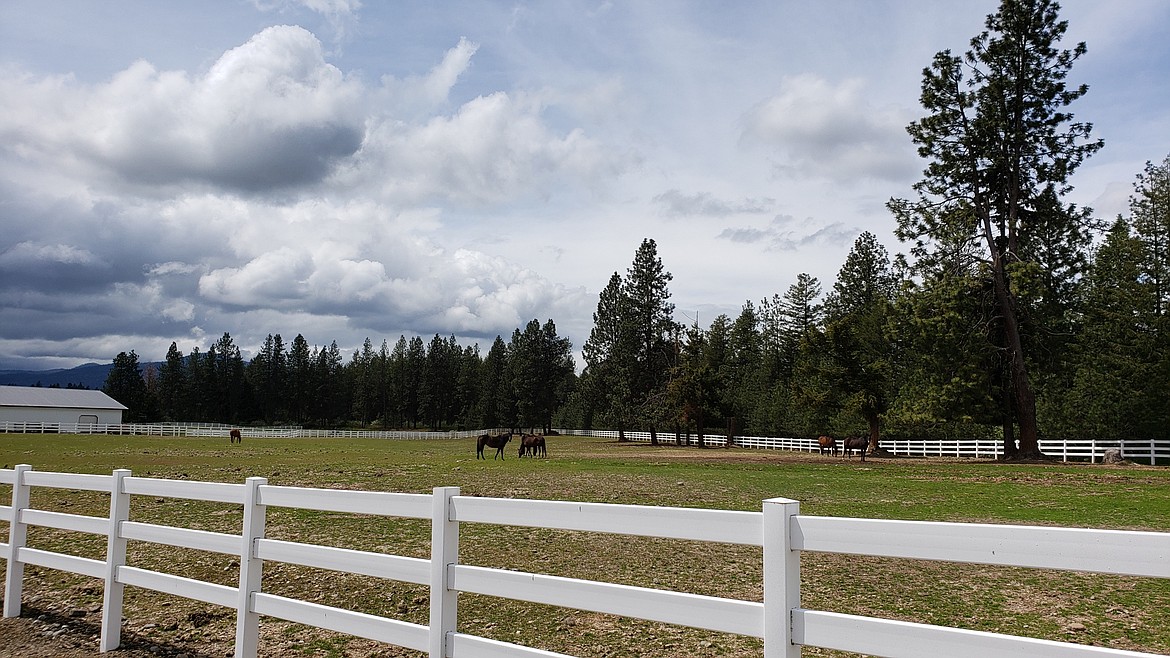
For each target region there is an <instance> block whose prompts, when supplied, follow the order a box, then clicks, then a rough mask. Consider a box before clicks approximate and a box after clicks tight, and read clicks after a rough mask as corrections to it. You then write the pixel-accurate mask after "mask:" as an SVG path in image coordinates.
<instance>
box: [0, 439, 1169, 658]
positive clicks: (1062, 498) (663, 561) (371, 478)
mask: <svg viewBox="0 0 1170 658" xmlns="http://www.w3.org/2000/svg"><path fill="white" fill-rule="evenodd" d="M19 463H28V464H31V465H32V466H33V468H34V469H36V470H41V471H65V472H79V473H98V474H106V473H109V472H111V471H112V470H114V469H115V468H129V469H131V470H132V471H133V474H134V475H136V476H146V477H163V478H188V479H192V480H205V481H215V482H243V481H244V479H245V478H246V477H249V476H264V477H267V478H268V481H269V483H270V484H280V485H294V486H310V487H326V488H347V489H364V490H381V491H399V492H412V493H429V492H430V490H431V489H432V488H433V487H435V486H446V485H454V486H459V487H460V488H461V492H462V493H463V494H466V495H484V496H501V497H515V498H544V499H561V500H579V501H592V502H612V503H630V504H643V505H672V506H683V507H706V508H718V509H736V510H751V511H758V510H759V509H760V508H761V501H763V500H764V499H766V498H771V497H776V496H784V497H788V498H794V499H796V500H799V501H801V511H802V513H804V514H814V515H827V516H856V517H867V518H899V519H915V520H931V521H964V522H985V523H1013V524H1015V523H1019V524H1040V525H1062V526H1073V527H1097V528H1114V529H1140V530H1155V531H1163V532H1166V531H1170V469H1165V468H1154V467H1148V466H1133V465H1126V466H1117V467H1114V466H1103V465H1099V464H1098V465H1088V464H1077V465H1063V464H1030V465H1029V464H1010V465H1009V464H996V463H989V462H976V461H958V460H935V459H871V460H870V461H867V462H866V463H864V464H862V463H860V462H859V461H858V460H857V459H856V458H854V459H852V460H848V459H844V458H841V457H836V458H834V457H827V456H820V455H810V454H797V453H782V452H766V451H757V450H741V449H733V450H724V449H709V450H699V449H697V448H677V447H673V446H663V447H657V448H655V447H651V446H648V445H645V444H618V443H614V442H612V441H609V440H602V439H590V438H579V437H550V438H549V458H548V459H528V458H525V459H517V458H516V446H515V443H510V444H509V445H508V449H507V459H506V460H505V461H503V462H501V461H496V460H492V459H490V453H489V459H488V460H487V461H486V462H485V461H477V460H476V459H475V445H474V440H472V439H466V440H436V441H394V440H354V439H291V440H282V439H250V440H249V439H246V440H245V443H244V444H242V445H229V444H228V443H227V440H226V439H196V438H170V437H136V436H67V435H0V466H3V467H8V468H11V467H12V466H14V465H15V464H19ZM9 489H10V488H9V487H7V486H0V500H3V501H4V502H5V503H7V502H8V500H9V497H10V495H11V494H10V491H9ZM33 505H34V507H37V508H39V509H46V510H52V511H61V512H70V513H76V514H88V515H93V516H105V515H106V514H107V513H108V496H104V495H101V494H89V493H86V492H71V491H63V490H46V489H39V488H37V489H34V490H33ZM241 517H242V514H241V510H240V508H239V507H238V506H231V505H220V504H214V503H198V502H195V501H183V500H170V499H146V500H144V499H143V497H135V498H134V501H133V503H132V506H131V519H132V520H135V521H144V522H154V523H164V524H167V525H177V526H182V527H189V528H196V529H200V530H211V531H217V532H228V533H238V532H239V530H240V523H241ZM0 531H3V532H4V534H5V536H6V534H7V528H6V527H4V524H0ZM429 532H430V529H429V524H428V523H427V522H424V521H414V520H398V519H387V518H376V517H365V516H354V515H342V514H332V513H324V512H311V511H304V510H284V509H275V508H274V509H269V510H268V524H267V536H269V537H271V538H276V539H288V540H293V541H301V542H311V543H319V544H324V545H331V546H342V547H346V548H358V549H364V550H377V551H384V552H388V553H395V554H399V555H408V556H414V557H428V555H429V545H430V534H429ZM460 534H461V538H460V544H461V548H460V560H461V562H464V563H468V564H476V565H481V566H491V567H501V568H510V569H520V570H525V571H534V572H538V573H548V574H554V575H560V576H569V577H578V578H588V579H593V580H606V581H609V582H616V583H623V584H630V585H641V586H649V587H658V588H663V589H673V590H679V591H689V592H694V593H698V594H707V595H712V596H725V597H732V598H740V599H747V600H757V601H758V600H760V597H761V588H762V585H761V568H760V559H761V556H760V550H759V549H758V548H752V547H741V546H733V545H723V544H699V543H693V542H680V541H669V540H656V539H641V538H633V537H619V536H608V535H598V534H592V533H574V532H563V531H554V530H542V529H530V528H510V527H490V526H488V527H485V526H479V525H477V524H465V525H463V526H462V528H461V531H460ZM29 545H30V546H34V547H37V548H46V549H50V550H56V551H61V552H68V553H72V554H75V555H82V556H85V557H93V558H98V559H100V558H102V557H103V555H104V551H105V539H104V538H103V537H92V536H86V535H78V534H76V533H68V534H66V533H61V532H57V531H52V530H49V529H44V528H31V529H30V532H29ZM802 560H803V582H802V598H803V603H804V605H805V607H808V608H816V609H822V610H831V611H837V612H849V613H857V614H867V615H872V616H879V617H886V618H891V619H904V620H908V621H917V622H923V623H930V624H940V625H947V626H958V627H962V628H970V629H975V630H987V631H994V632H1001V633H1009V634H1016V635H1025V636H1031V637H1041V638H1048V639H1054V640H1061V641H1069V642H1081V643H1088V644H1095V645H1099V646H1108V647H1114V648H1121V649H1132V650H1139V651H1147V652H1152V653H1162V654H1170V625H1167V624H1166V623H1165V620H1166V619H1167V618H1170V580H1154V579H1141V578H1124V577H1116V576H1102V575H1097V574H1073V573H1062V572H1050V571H1037V570H1028V569H1013V568H991V567H983V566H977V565H961V564H949V563H927V562H915V561H906V560H890V559H879V558H872V557H866V556H856V557H850V556H833V555H816V554H806V555H805V556H803V558H802ZM128 563H129V564H130V565H132V566H139V567H144V568H151V569H156V570H161V571H166V572H168V573H174V574H177V575H182V576H187V577H190V578H197V579H200V580H206V581H210V582H217V583H222V584H225V585H231V586H235V585H236V579H237V578H238V573H239V572H238V566H239V565H238V564H237V563H236V561H235V560H233V559H232V558H230V557H225V556H221V555H216V554H209V553H202V552H198V551H184V550H180V549H173V548H169V547H162V546H154V545H150V544H143V543H139V542H134V543H131V545H130V553H129V557H128ZM264 582H265V586H264V589H265V591H270V592H273V593H276V594H283V595H289V596H296V597H297V598H301V599H304V600H309V601H314V602H318V603H322V604H326V605H335V606H340V607H345V608H349V609H354V610H359V611H362V612H368V613H372V614H377V615H382V616H388V617H394V618H398V619H404V620H407V621H412V622H416V623H426V617H427V611H428V599H427V595H428V593H427V591H426V590H425V588H421V587H418V586H414V585H409V584H404V583H395V582H388V581H379V580H374V579H370V578H366V577H361V576H352V575H344V574H337V573H333V572H325V571H319V570H314V569H308V568H302V567H298V566H295V565H283V564H274V563H269V564H266V565H265V577H264ZM101 596H102V593H101V583H100V582H98V581H94V580H92V579H88V578H84V577H81V576H73V575H71V574H65V573H61V572H55V571H51V570H46V569H40V568H36V567H28V568H26V580H25V597H24V600H25V602H26V605H27V606H28V607H29V608H30V609H35V610H40V611H46V612H50V613H54V614H59V615H61V616H63V617H70V616H72V617H74V618H76V619H77V620H78V623H84V622H86V621H87V620H88V621H92V620H94V619H95V618H96V616H97V613H96V612H95V611H96V609H97V606H100V603H101ZM124 614H125V616H126V618H127V621H126V626H125V628H126V630H125V632H124V635H123V637H124V639H125V640H127V642H128V643H131V644H132V643H134V642H150V643H154V644H156V645H158V646H162V647H164V649H166V650H167V651H170V652H172V653H179V652H183V653H187V654H188V655H189V656H223V655H225V654H226V655H230V650H231V646H232V641H233V638H234V613H233V612H232V611H230V610H227V609H217V608H214V607H213V606H209V605H205V604H201V603H196V602H192V601H187V600H185V599H180V598H174V597H169V596H167V595H163V594H158V593H154V592H150V591H146V590H140V589H137V588H127V590H126V605H125V612H124ZM459 621H460V630H463V631H466V632H473V633H475V634H477V635H483V636H486V637H492V638H495V639H500V640H508V641H515V642H520V643H523V644H526V645H529V646H534V647H539V648H542V649H547V650H551V651H559V652H563V653H568V654H573V655H578V656H587V657H594V656H597V657H600V656H610V657H617V656H643V655H654V656H758V655H760V654H761V645H760V643H759V642H758V641H756V640H754V639H750V638H744V637H739V636H731V635H722V634H718V633H711V632H707V631H700V630H695V629H689V628H681V627H673V626H665V625H661V624H655V623H650V622H641V621H636V620H631V619H627V618H621V617H611V616H607V615H600V614H593V613H585V612H577V611H574V610H568V609H562V608H553V607H548V606H538V605H532V604H526V603H521V602H512V601H507V600H503V599H495V598H490V597H480V596H474V595H463V596H461V597H460V613H459ZM261 629H262V630H261V654H262V655H266V656H274V655H275V656H415V655H418V654H416V653H414V652H411V651H407V650H401V649H397V648H394V647H389V646H385V645H377V644H374V643H371V642H367V641H365V640H361V639H357V638H351V637H347V636H339V635H335V634H332V633H328V632H324V631H319V630H316V629H310V628H307V627H304V626H300V625H297V624H290V623H285V622H282V621H279V620H272V619H266V620H264V621H263V622H262V626H261ZM0 630H2V627H0ZM0 634H2V633H0ZM93 647H94V653H95V655H96V647H97V643H96V640H95V641H94V643H93ZM805 655H808V656H830V655H840V654H837V653H834V652H828V651H820V650H816V649H807V650H806V651H805Z"/></svg>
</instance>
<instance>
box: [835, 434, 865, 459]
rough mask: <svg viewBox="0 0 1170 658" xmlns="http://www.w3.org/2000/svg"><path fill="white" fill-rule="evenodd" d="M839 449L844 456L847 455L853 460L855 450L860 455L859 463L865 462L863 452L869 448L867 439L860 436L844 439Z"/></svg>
mask: <svg viewBox="0 0 1170 658" xmlns="http://www.w3.org/2000/svg"><path fill="white" fill-rule="evenodd" d="M841 447H842V449H843V450H844V451H845V454H846V455H849V458H850V459H852V458H853V451H854V450H856V451H857V452H859V453H860V454H861V461H865V450H866V449H867V448H869V439H868V438H863V437H860V436H851V437H849V438H847V439H845V442H844V443H843V444H842V445H841Z"/></svg>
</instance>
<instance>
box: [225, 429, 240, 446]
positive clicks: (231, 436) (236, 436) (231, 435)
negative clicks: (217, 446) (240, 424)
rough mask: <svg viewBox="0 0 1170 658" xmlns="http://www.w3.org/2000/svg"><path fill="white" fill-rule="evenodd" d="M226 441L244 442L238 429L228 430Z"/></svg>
mask: <svg viewBox="0 0 1170 658" xmlns="http://www.w3.org/2000/svg"><path fill="white" fill-rule="evenodd" d="M228 441H230V442H231V443H240V444H242V443H243V442H244V437H243V435H241V434H240V430H232V431H230V432H228Z"/></svg>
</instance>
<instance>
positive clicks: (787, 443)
mask: <svg viewBox="0 0 1170 658" xmlns="http://www.w3.org/2000/svg"><path fill="white" fill-rule="evenodd" d="M560 431H561V433H562V434H571V435H574V436H593V437H598V438H607V439H617V438H618V433H617V432H616V431H613V430H590V431H583V430H560ZM625 435H626V440H627V441H639V442H643V443H647V442H649V441H650V433H649V432H625ZM682 440H683V442H684V443H687V444H689V445H692V446H693V445H698V441H699V439H698V437H697V436H696V435H694V434H692V435H690V436H689V437H686V436H684V437H682ZM658 442H659V443H663V444H667V445H673V444H674V443H675V437H674V434H673V433H667V432H660V433H659V434H658ZM731 442H732V445H733V446H734V447H736V448H759V449H762V450H795V451H798V452H817V451H818V450H819V449H820V446H818V445H817V441H816V439H790V438H777V437H764V436H735V437H732V440H731ZM703 443H704V445H706V446H707V447H709V448H725V447H727V437H726V436H725V435H723V434H706V435H704V436H703ZM881 447H882V449H883V450H885V451H886V452H889V453H891V454H894V455H901V456H905V457H974V458H978V459H998V458H999V457H1002V456H1003V444H1002V443H1001V442H1000V441H996V440H994V439H882V441H881ZM1110 448H1117V449H1119V450H1121V454H1122V456H1123V457H1124V458H1125V459H1128V460H1130V461H1135V462H1141V463H1149V464H1150V465H1151V466H1153V465H1155V464H1157V463H1159V461H1161V462H1162V463H1167V462H1170V439H1122V440H1119V441H1104V440H1096V439H1041V441H1040V451H1041V452H1043V453H1044V454H1046V455H1048V456H1050V457H1059V458H1060V459H1061V461H1069V460H1070V459H1073V460H1088V461H1091V462H1099V461H1104V458H1105V451H1106V450H1109V449H1110Z"/></svg>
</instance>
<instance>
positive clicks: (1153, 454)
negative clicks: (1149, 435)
mask: <svg viewBox="0 0 1170 658" xmlns="http://www.w3.org/2000/svg"><path fill="white" fill-rule="evenodd" d="M1157 465H1158V452H1157V448H1156V447H1155V446H1154V440H1153V439H1150V466H1157Z"/></svg>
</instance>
